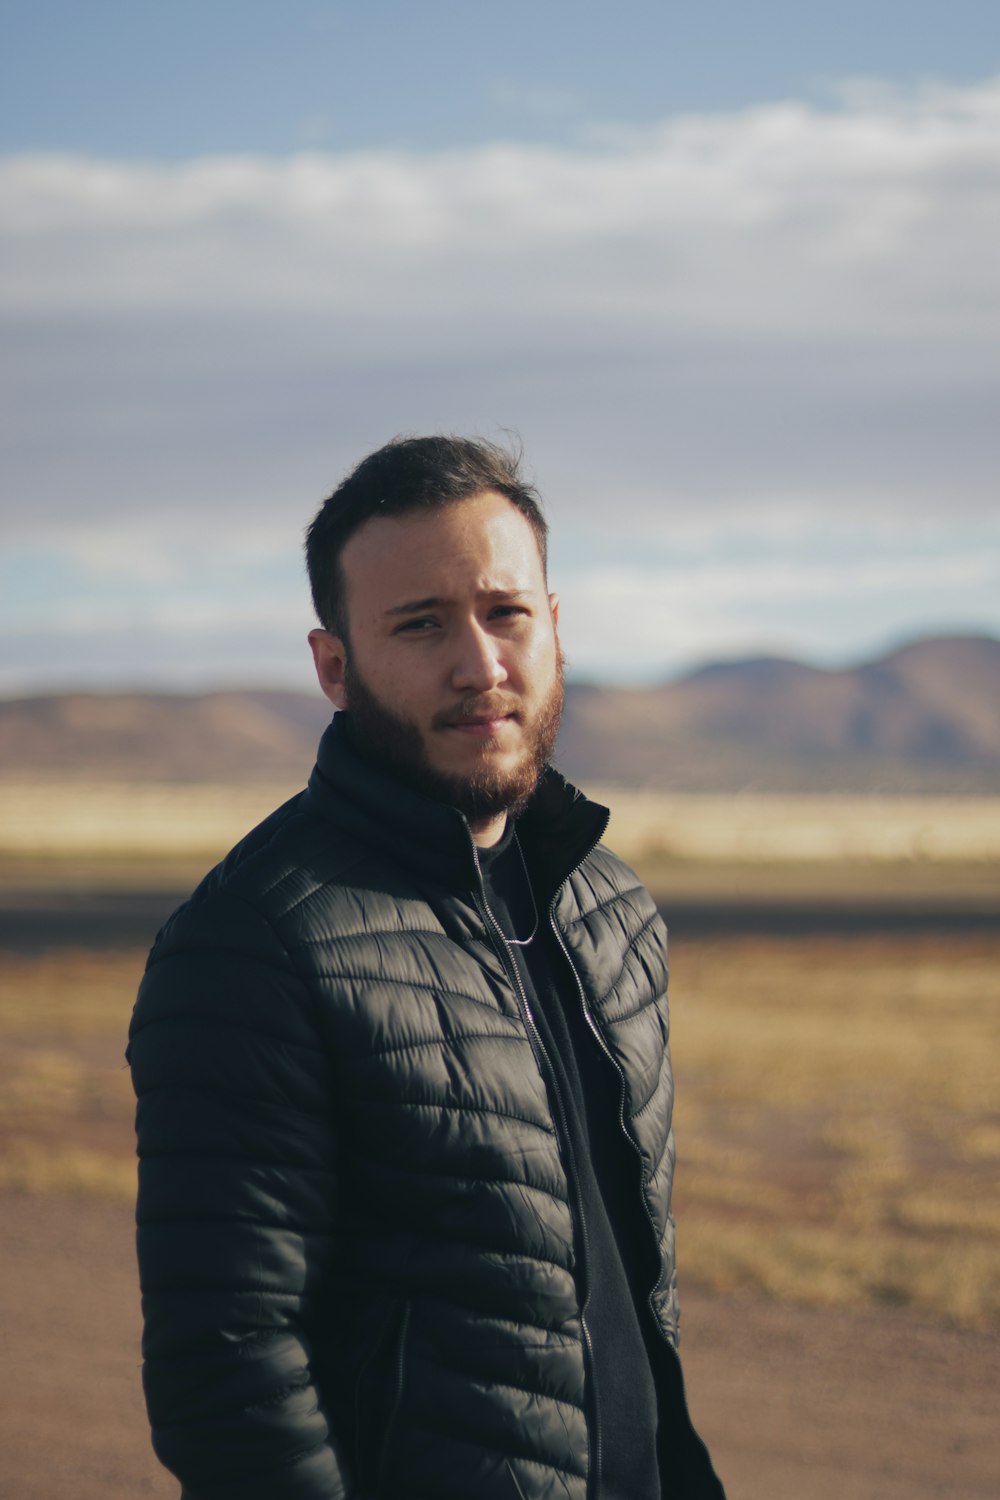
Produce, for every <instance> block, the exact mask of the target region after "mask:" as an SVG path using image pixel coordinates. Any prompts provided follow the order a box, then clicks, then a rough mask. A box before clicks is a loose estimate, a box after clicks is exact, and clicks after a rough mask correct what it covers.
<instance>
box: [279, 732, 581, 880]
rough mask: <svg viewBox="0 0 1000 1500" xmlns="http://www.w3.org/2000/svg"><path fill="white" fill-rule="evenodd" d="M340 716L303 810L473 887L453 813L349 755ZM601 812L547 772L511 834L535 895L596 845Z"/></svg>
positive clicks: (422, 870)
mask: <svg viewBox="0 0 1000 1500" xmlns="http://www.w3.org/2000/svg"><path fill="white" fill-rule="evenodd" d="M346 720H347V715H346V714H343V713H338V714H335V715H334V718H333V722H332V723H331V724H330V725H329V726H328V728H327V729H326V730H325V731H324V733H323V737H322V739H321V740H320V743H319V752H318V755H317V759H316V765H315V767H314V769H313V772H312V775H311V776H310V778H309V786H308V790H307V791H306V794H305V796H306V805H307V807H308V809H309V811H311V812H313V813H315V814H316V815H317V816H319V817H321V818H324V819H326V820H328V821H330V822H331V823H334V824H336V825H337V827H338V828H339V829H341V830H342V831H343V832H344V833H346V834H349V835H351V836H353V837H355V838H357V839H359V840H360V841H361V842H363V843H365V844H367V845H369V846H370V847H373V848H375V849H378V850H379V851H380V852H381V853H382V854H384V855H386V856H387V857H388V858H390V859H391V860H393V861H394V862H398V863H400V864H404V865H407V866H408V867H409V868H410V869H412V870H413V871H414V872H415V873H418V874H420V875H422V876H424V877H431V878H433V879H435V880H436V881H439V882H441V883H443V884H445V885H448V886H451V887H454V888H456V889H461V890H468V889H469V887H470V886H473V885H477V884H478V880H479V877H478V873H477V871H476V863H475V857H474V854H473V848H474V845H473V840H472V832H471V830H470V828H469V824H468V821H467V820H466V818H465V817H464V816H463V814H462V813H460V812H459V811H458V809H457V808H456V807H450V806H448V805H447V804H446V803H443V802H435V801H433V800H432V799H431V798H429V797H424V796H421V795H420V794H419V793H418V792H415V791H411V789H410V788H409V787H406V786H404V785H403V784H402V783H401V782H399V781H397V780H396V779H395V778H394V777H392V776H390V775H389V774H388V773H387V772H386V771H383V770H382V769H381V768H380V767H378V766H376V765H373V764H371V763H370V762H368V761H366V760H364V759H363V758H362V757H361V756H360V755H359V754H358V753H357V751H356V750H355V749H354V746H353V744H352V741H351V736H350V732H349V729H348V725H347V722H346ZM607 822H608V811H607V808H604V807H601V806H600V805H599V804H598V803H596V802H590V801H588V799H587V798H586V797H585V796H584V795H583V793H582V792H580V791H578V790H577V789H576V787H574V786H571V785H570V783H569V782H568V781H567V780H566V779H565V777H563V776H561V775H560V774H559V772H558V771H556V770H554V769H553V768H552V767H551V766H549V767H546V769H545V771H544V772H543V774H542V777H541V779H540V781H539V784H538V787H537V789H536V791H535V793H534V795H533V796H532V799H531V802H530V803H529V804H528V807H527V809H526V810H525V812H524V814H523V815H522V817H521V818H520V820H519V822H518V831H519V833H520V834H521V836H522V843H523V845H524V848H525V852H526V855H527V857H528V859H529V863H530V864H531V867H532V870H533V872H534V873H535V875H536V877H537V878H538V880H539V883H540V886H541V888H542V889H547V890H548V891H549V892H554V891H555V890H556V888H557V887H558V886H559V885H561V884H562V882H563V881H564V880H565V879H566V877H567V876H568V875H569V874H570V873H571V872H572V871H573V870H575V869H576V867H577V865H579V864H580V862H581V861H582V860H583V859H584V858H585V857H586V855H587V854H589V852H590V850H591V849H592V848H593V847H594V845H595V844H596V843H597V842H598V840H599V839H600V837H601V835H602V834H603V832H604V830H605V828H606V827H607Z"/></svg>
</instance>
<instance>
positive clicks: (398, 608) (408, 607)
mask: <svg viewBox="0 0 1000 1500" xmlns="http://www.w3.org/2000/svg"><path fill="white" fill-rule="evenodd" d="M527 593H528V590H527V589H487V590H486V591H485V592H484V593H483V594H482V595H480V597H481V598H483V599H496V600H506V599H523V598H524V597H525V596H526V594H527ZM452 602H453V601H452V600H450V599H445V598H443V597H442V596H441V595H440V594H430V595H428V597H427V598H426V599H408V600H407V601H406V603H405V604H393V605H392V606H391V607H390V608H389V609H387V610H386V611H385V613H386V614H387V615H418V614H420V613H421V612H422V611H423V610H426V609H441V608H442V606H444V607H447V606H448V605H449V604H451V603H452Z"/></svg>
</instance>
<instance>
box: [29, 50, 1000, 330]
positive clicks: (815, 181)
mask: <svg viewBox="0 0 1000 1500" xmlns="http://www.w3.org/2000/svg"><path fill="white" fill-rule="evenodd" d="M998 118H1000V80H994V81H993V82H991V83H988V84H983V85H980V86H978V87H974V88H967V89H964V90H961V89H942V88H935V87H927V88H925V89H923V90H921V91H918V92H916V93H915V94H912V95H909V96H901V95H899V94H893V93H891V92H886V91H882V92H881V93H878V94H874V95H873V94H872V93H871V91H869V92H867V93H864V94H861V93H859V91H858V89H857V88H856V89H855V90H854V92H853V93H850V92H849V93H848V97H847V101H846V104H845V107H844V108H842V109H840V110H837V111H831V112H825V113H824V112H822V111H819V110H817V109H814V108H811V107H809V106H807V105H804V104H797V103H780V104H774V105H768V106H761V107H757V108H754V109H750V110H746V111H743V112H740V113H735V114H729V115H715V116H691V117H680V118H676V119H671V120H667V121H666V122H664V123H663V124H662V125H661V126H660V127H658V128H656V129H652V130H647V131H645V132H630V133H629V134H628V135H627V136H626V137H625V138H623V139H622V140H621V141H620V142H619V144H618V145H617V146H615V147H613V148H612V147H609V146H604V147H602V148H596V147H594V148H590V149H576V150H570V149H555V148H549V147H546V148H540V147H530V146H502V145H496V146H485V147H477V148H474V149H469V150H450V151H441V152H438V153H428V154H425V155H415V154H413V155H406V154H402V153H391V152H369V153H359V154H353V155H340V156H336V155H323V154H319V153H311V154H301V155H297V156H293V157H290V158H286V159H265V158H257V157H220V158H206V159H201V160H196V161H191V162H186V163H181V164H179V165H176V166H169V165H148V166H141V165H140V166H134V165H128V164H124V163H115V162H101V161H92V160H87V159H74V158H70V157H19V158H11V159H8V160H6V161H5V162H3V163H2V164H0V202H2V205H3V207H2V213H0V227H2V230H3V234H4V238H5V240H6V244H7V249H6V252H5V256H4V261H3V272H2V276H0V307H3V308H6V309H7V310H12V309H14V308H17V309H19V310H21V311H22V312H23V311H24V310H25V309H30V308H35V309H40V308H45V309H47V310H49V311H52V310H53V309H60V310H62V311H65V312H68V311H72V310H76V311H84V310H86V311H90V312H92V311H93V310H94V309H95V308H105V309H127V308H132V309H139V308H154V307H155V308H171V309H174V310H181V309H204V310H209V309H210V310H212V311H214V312H218V310H219V309H220V308H229V309H233V310H245V311H248V312H253V313H255V314H259V313H260V312H261V311H262V310H266V309H270V310H274V311H284V312H289V311H292V310H296V309H299V310H302V309H308V310H312V311H314V312H315V311H321V310H325V311H327V312H334V313H339V314H343V315H350V316H351V317H352V318H358V317H364V316H366V315H370V316H375V315H377V316H379V317H381V318H386V317H389V318H392V317H397V318H398V317H404V318H407V319H414V318H415V319H417V320H418V321H427V320H428V319H434V320H437V321H438V322H440V320H442V319H443V320H444V321H445V323H446V324H447V325H448V327H449V328H450V329H451V331H452V333H453V334H462V335H463V337H464V340H465V341H468V339H469V338H470V337H471V336H473V335H474V334H475V333H476V332H477V331H478V332H482V331H483V330H486V329H491V330H493V331H494V332H502V331H503V329H504V328H505V327H509V324H510V320H511V319H513V322H514V329H513V330H512V331H513V332H514V333H515V334H516V336H517V337H523V331H524V328H525V327H526V326H529V325H531V324H532V323H537V320H539V319H540V320H542V323H543V324H545V325H546V326H551V325H553V324H558V323H560V322H565V321H566V320H572V319H574V318H577V319H578V318H584V319H585V320H586V322H587V324H588V326H591V327H593V326H594V325H595V323H602V322H604V323H606V324H608V325H611V326H615V327H619V328H620V327H621V326H622V325H625V326H627V327H628V328H630V329H631V330H632V331H633V333H634V331H635V329H636V328H639V329H642V330H644V331H645V332H646V333H647V335H648V334H649V333H651V332H652V331H655V330H659V331H660V333H661V334H662V333H663V332H669V331H670V330H672V329H673V330H682V329H683V330H691V329H716V330H718V329H725V330H727V331H728V332H729V333H730V334H731V333H732V332H733V331H734V330H737V329H743V330H745V331H748V332H749V331H753V330H756V331H760V330H767V331H768V333H769V334H771V335H774V334H784V335H786V336H794V337H808V336H814V335H816V334H817V333H823V334H824V335H834V336H840V337H843V336H845V335H846V334H847V333H848V332H850V333H851V334H852V336H855V337H865V338H870V337H872V336H873V335H874V334H876V333H882V334H885V333H888V332H892V333H895V334H898V335H901V336H904V337H912V336H914V335H915V334H916V333H918V332H923V333H928V332H934V333H936V334H938V335H941V334H945V333H951V334H955V333H960V334H961V335H962V336H964V337H983V336H984V335H993V334H995V333H996V331H997V329H998V326H1000V311H998V310H1000V258H998V257H997V256H996V254H995V238H994V236H993V235H992V234H990V233H988V229H989V226H990V224H991V223H992V224H994V225H995V223H996V216H997V214H998V212H1000V178H998V174H997V167H998V165H1000V130H998V128H997V121H998Z"/></svg>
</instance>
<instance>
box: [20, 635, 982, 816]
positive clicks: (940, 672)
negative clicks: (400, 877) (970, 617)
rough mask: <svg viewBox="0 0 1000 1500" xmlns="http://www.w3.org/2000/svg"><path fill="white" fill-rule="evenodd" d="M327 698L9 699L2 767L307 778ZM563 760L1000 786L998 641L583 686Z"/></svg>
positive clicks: (625, 768) (911, 786)
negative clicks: (829, 666) (837, 667)
mask: <svg viewBox="0 0 1000 1500" xmlns="http://www.w3.org/2000/svg"><path fill="white" fill-rule="evenodd" d="M328 718H329V706H328V705H327V703H326V700H325V699H323V698H322V697H320V696H319V694H318V693H317V694H315V695H309V694H303V693H280V692H217V693H205V694H199V695H189V696H185V695H176V694H134V693H72V694H64V695H53V696H47V697H43V696H37V697H30V698H20V699H10V700H7V701H5V702H0V772H2V773H5V774H8V775H11V774H17V775H25V774H59V775H68V774H78V775H86V776H90V777H93V776H100V777H105V778H109V779H110V778H127V779H133V778H141V779H148V780H180V781H210V780H251V779H269V778H272V777H273V778H276V779H284V778H287V777H292V778H296V777H298V778H303V779H304V777H305V776H306V775H307V773H308V771H309V768H310V766H311V764H312V760H313V755H314V751H315V746H316V741H317V739H318V737H319V734H320V733H321V731H322V729H323V727H324V725H325V724H326V723H327V721H328ZM558 759H559V763H560V765H561V766H563V767H564V769H565V770H566V771H567V773H568V774H569V775H571V776H573V777H574V778H576V779H579V780H581V781H584V782H587V781H591V782H593V781H606V782H617V783H620V784H624V785H645V786H652V787H660V788H665V789H678V790H682V789H699V790H712V789H731V788H734V787H743V786H754V787H759V788H761V789H768V790H776V791H781V790H809V789H843V790H856V789H866V788H870V787H879V788H880V789H882V790H893V789H895V790H899V791H938V792H940V791H979V792H984V791H1000V641H998V640H994V639H992V638H989V637H970V636H966V637H959V636H952V637H938V638H934V639H929V640H923V641H917V642H914V643H913V644H911V645H908V646H905V647H903V648H901V649H900V650H898V651H895V652H893V653H891V654H890V655H888V656H885V657H883V658H881V659H879V660H877V661H873V662H869V663H866V664H864V665H862V666H858V667H854V668H849V669H845V670H843V671H829V670H821V669H819V668H816V667H811V666H806V665H804V664H802V663H800V662H795V661H787V660H781V659H777V658H759V659H754V660H749V661H734V662H717V663H714V664H712V665H710V666H706V667H703V668H701V669H699V670H698V671H695V672H692V673H690V674H689V675H688V676H686V677H684V678H681V679H680V680H678V681H675V682H671V683H667V684H663V685H661V686H656V687H651V688H622V687H600V686H593V685H587V684H574V685H572V686H571V687H570V688H569V690H568V693H567V707H566V718H565V721H564V726H563V732H562V735H561V737H560V744H559V754H558Z"/></svg>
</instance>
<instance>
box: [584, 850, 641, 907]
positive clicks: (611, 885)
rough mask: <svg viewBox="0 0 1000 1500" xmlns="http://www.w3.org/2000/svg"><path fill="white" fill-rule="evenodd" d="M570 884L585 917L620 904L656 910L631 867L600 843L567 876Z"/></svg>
mask: <svg viewBox="0 0 1000 1500" xmlns="http://www.w3.org/2000/svg"><path fill="white" fill-rule="evenodd" d="M569 884H570V886H571V888H572V891H573V895H574V897H575V899H576V901H577V903H578V904H579V906H580V908H581V912H583V913H584V914H586V912H588V911H590V910H592V909H594V908H599V907H602V906H609V905H615V904H618V903H622V902H625V903H628V904H630V905H632V906H635V907H637V908H642V909H643V910H647V911H651V912H655V911H656V903H655V902H654V900H653V897H652V896H651V895H650V893H649V891H648V890H647V888H646V886H645V884H644V883H643V881H642V880H641V879H640V878H639V876H638V875H637V874H636V872H635V871H634V870H633V869H632V866H631V865H629V864H626V862H625V860H623V859H622V858H621V856H620V855H618V854H615V852H614V850H613V849H609V848H608V846H607V845H606V844H603V843H601V844H596V845H595V846H594V848H593V849H592V850H591V851H590V853H589V854H588V855H587V857H586V859H585V860H584V861H583V863H582V864H581V865H580V867H579V869H577V870H576V871H574V873H573V875H572V876H571V877H570V881H569Z"/></svg>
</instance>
